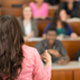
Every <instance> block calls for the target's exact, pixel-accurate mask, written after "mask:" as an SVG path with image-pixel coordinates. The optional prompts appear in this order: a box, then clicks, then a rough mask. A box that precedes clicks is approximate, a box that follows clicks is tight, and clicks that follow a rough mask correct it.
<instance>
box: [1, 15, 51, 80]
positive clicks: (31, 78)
mask: <svg viewBox="0 0 80 80" xmlns="http://www.w3.org/2000/svg"><path fill="white" fill-rule="evenodd" d="M44 61H45V62H46V67H45V68H44V66H43V63H42V61H41V59H40V56H39V54H38V52H37V50H36V49H34V48H31V47H28V46H26V45H24V41H23V35H22V31H21V28H20V26H19V23H18V21H17V20H16V18H15V17H12V16H2V17H0V80H50V76H51V56H50V55H49V54H48V52H47V51H46V54H45V55H44Z"/></svg>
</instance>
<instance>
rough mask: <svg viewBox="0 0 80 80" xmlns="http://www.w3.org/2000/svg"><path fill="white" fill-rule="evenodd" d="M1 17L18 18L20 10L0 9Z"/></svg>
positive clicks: (20, 13)
mask: <svg viewBox="0 0 80 80" xmlns="http://www.w3.org/2000/svg"><path fill="white" fill-rule="evenodd" d="M2 15H11V16H16V17H19V16H21V15H22V9H21V8H2Z"/></svg>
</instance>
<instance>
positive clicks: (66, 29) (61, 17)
mask: <svg viewBox="0 0 80 80" xmlns="http://www.w3.org/2000/svg"><path fill="white" fill-rule="evenodd" d="M66 20H67V14H66V12H65V10H63V9H62V10H60V11H57V12H56V13H55V16H54V17H53V20H52V22H51V23H49V24H48V25H47V27H46V28H45V30H44V32H43V37H44V38H45V37H46V32H47V30H48V28H49V27H50V26H53V27H56V28H57V34H58V36H59V35H60V34H63V35H65V36H70V37H71V38H77V34H76V33H75V32H73V30H72V28H71V26H70V25H69V24H68V23H67V22H66Z"/></svg>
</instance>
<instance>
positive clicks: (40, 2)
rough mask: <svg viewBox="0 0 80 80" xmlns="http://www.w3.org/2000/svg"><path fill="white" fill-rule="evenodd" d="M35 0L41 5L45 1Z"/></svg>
mask: <svg viewBox="0 0 80 80" xmlns="http://www.w3.org/2000/svg"><path fill="white" fill-rule="evenodd" d="M35 2H36V3H37V4H39V5H41V4H42V3H43V2H44V0H35Z"/></svg>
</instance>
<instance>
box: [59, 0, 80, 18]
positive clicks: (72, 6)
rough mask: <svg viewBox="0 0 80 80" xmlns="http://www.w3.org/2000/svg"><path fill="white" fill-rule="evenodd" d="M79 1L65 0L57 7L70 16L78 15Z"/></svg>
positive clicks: (79, 15)
mask: <svg viewBox="0 0 80 80" xmlns="http://www.w3.org/2000/svg"><path fill="white" fill-rule="evenodd" d="M79 6H80V2H78V1H74V0H67V1H66V2H63V3H61V4H60V5H59V9H65V10H66V12H67V14H68V15H69V16H70V17H80V14H79V13H80V11H79V10H80V8H79Z"/></svg>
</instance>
